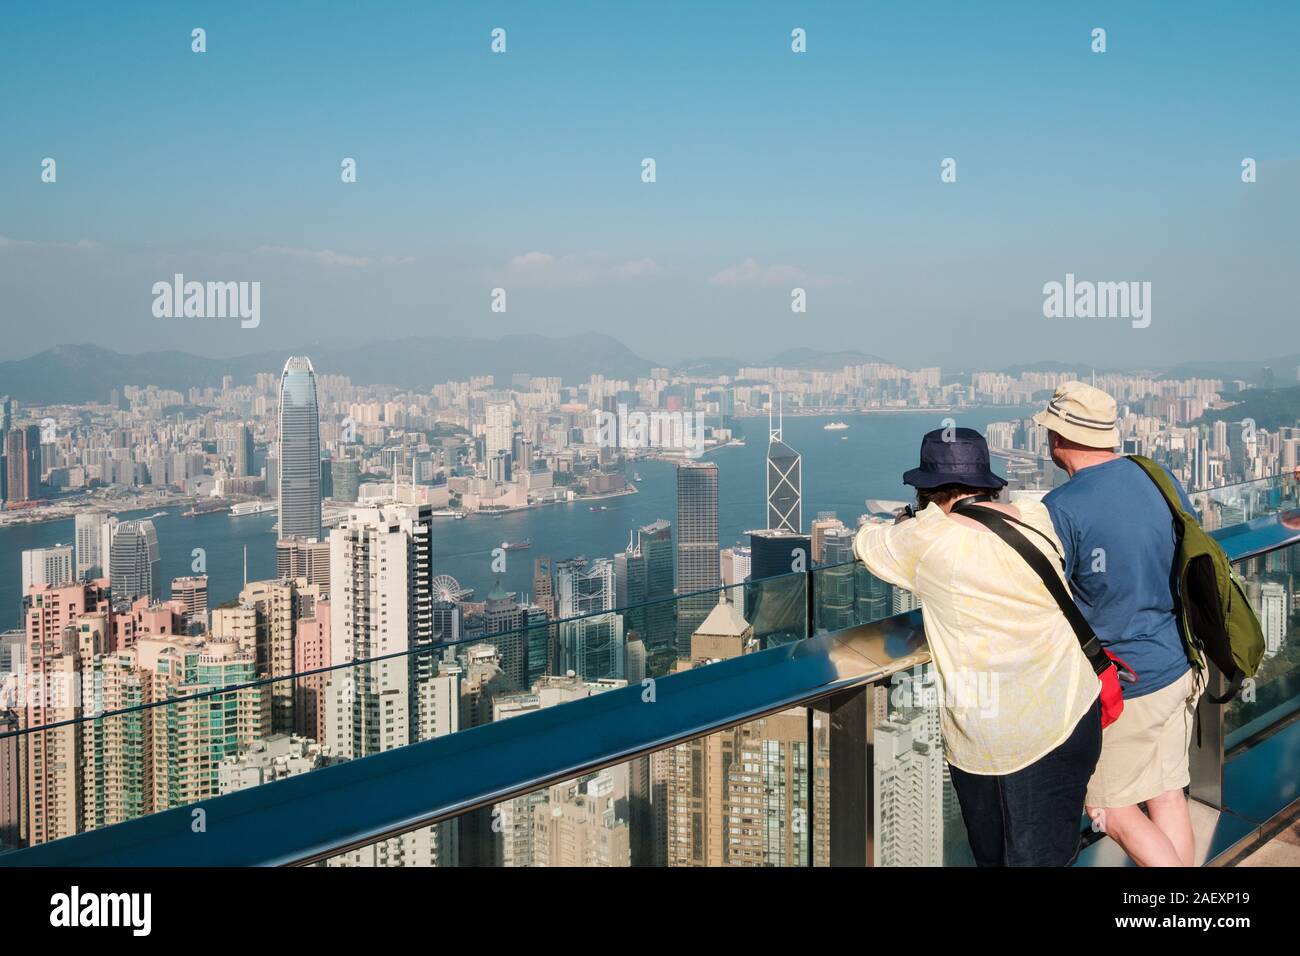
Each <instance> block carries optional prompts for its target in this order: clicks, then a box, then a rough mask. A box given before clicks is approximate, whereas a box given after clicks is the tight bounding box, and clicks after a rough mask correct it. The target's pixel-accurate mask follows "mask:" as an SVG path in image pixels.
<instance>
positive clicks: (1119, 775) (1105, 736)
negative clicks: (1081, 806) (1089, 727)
mask: <svg viewBox="0 0 1300 956" xmlns="http://www.w3.org/2000/svg"><path fill="white" fill-rule="evenodd" d="M1202 689H1203V688H1202V686H1201V684H1200V677H1199V672H1198V671H1197V669H1196V668H1195V667H1191V668H1188V670H1187V673H1186V674H1184V675H1183V676H1182V677H1180V678H1178V680H1176V681H1174V682H1173V683H1172V684H1170V685H1169V686H1168V687H1162V688H1160V689H1159V690H1158V691H1155V692H1154V693H1151V694H1145V695H1143V696H1142V697H1137V698H1134V699H1133V700H1126V701H1124V710H1123V712H1121V713H1120V715H1119V720H1117V721H1115V722H1114V723H1113V724H1111V725H1110V726H1109V727H1107V728H1106V729H1105V730H1103V731H1102V735H1101V759H1099V760H1098V761H1097V769H1096V770H1094V771H1093V774H1092V779H1091V780H1089V781H1088V795H1087V797H1086V798H1085V803H1086V804H1087V805H1088V806H1089V807H1131V806H1135V805H1136V804H1139V803H1145V802H1146V801H1147V800H1150V799H1151V798H1152V797H1158V796H1159V795H1160V794H1162V793H1164V792H1165V791H1167V790H1181V789H1182V788H1183V787H1185V786H1187V784H1188V783H1189V782H1190V781H1191V775H1190V774H1189V773H1188V771H1187V751H1188V748H1189V747H1190V746H1191V743H1192V730H1193V728H1194V727H1195V726H1196V702H1197V700H1199V699H1200V696H1201V691H1202Z"/></svg>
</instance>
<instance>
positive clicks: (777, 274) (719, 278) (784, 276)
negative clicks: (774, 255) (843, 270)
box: [709, 258, 848, 287]
mask: <svg viewBox="0 0 1300 956" xmlns="http://www.w3.org/2000/svg"><path fill="white" fill-rule="evenodd" d="M846 281H848V280H846V279H845V278H844V277H843V276H832V275H814V274H813V273H811V272H809V271H807V270H806V269H800V268H799V267H798V266H788V265H783V264H781V263H779V262H774V263H772V264H770V265H766V266H761V265H759V264H758V261H757V260H756V259H753V258H745V259H743V260H741V261H740V262H738V263H736V264H735V265H734V266H727V268H725V269H723V270H722V271H721V272H719V273H717V274H716V275H715V276H713V277H712V278H711V279H709V282H710V283H711V284H712V285H731V286H784V285H789V284H791V283H795V284H799V285H805V286H812V287H824V286H830V285H842V284H843V283H845V282H846Z"/></svg>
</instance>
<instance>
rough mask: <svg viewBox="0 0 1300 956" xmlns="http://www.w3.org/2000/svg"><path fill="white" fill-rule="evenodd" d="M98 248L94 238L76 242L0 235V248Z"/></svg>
mask: <svg viewBox="0 0 1300 956" xmlns="http://www.w3.org/2000/svg"><path fill="white" fill-rule="evenodd" d="M37 248H39V249H98V248H99V243H97V242H96V241H95V240H94V239H78V240H77V241H76V242H32V241H31V240H29V239H11V238H9V237H8V236H0V249H37Z"/></svg>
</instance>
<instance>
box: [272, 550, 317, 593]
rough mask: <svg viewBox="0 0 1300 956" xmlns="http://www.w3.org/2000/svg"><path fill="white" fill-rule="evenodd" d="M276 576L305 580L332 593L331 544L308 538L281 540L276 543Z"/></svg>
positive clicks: (281, 578) (282, 578)
mask: <svg viewBox="0 0 1300 956" xmlns="http://www.w3.org/2000/svg"><path fill="white" fill-rule="evenodd" d="M275 576H276V577H277V578H279V579H280V580H282V581H283V580H286V579H290V580H291V579H293V578H304V579H305V580H306V581H307V583H308V584H315V585H317V586H318V587H319V588H320V593H321V596H322V597H329V593H330V543H329V541H328V540H323V541H310V540H308V539H306V538H281V539H280V540H278V541H276V543H275Z"/></svg>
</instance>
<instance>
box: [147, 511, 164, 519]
mask: <svg viewBox="0 0 1300 956" xmlns="http://www.w3.org/2000/svg"><path fill="white" fill-rule="evenodd" d="M167 515H168V512H166V511H155V512H154V513H153V514H151V515H150V516H149V520H150V521H152V520H153V519H154V518H166V517H167Z"/></svg>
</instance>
